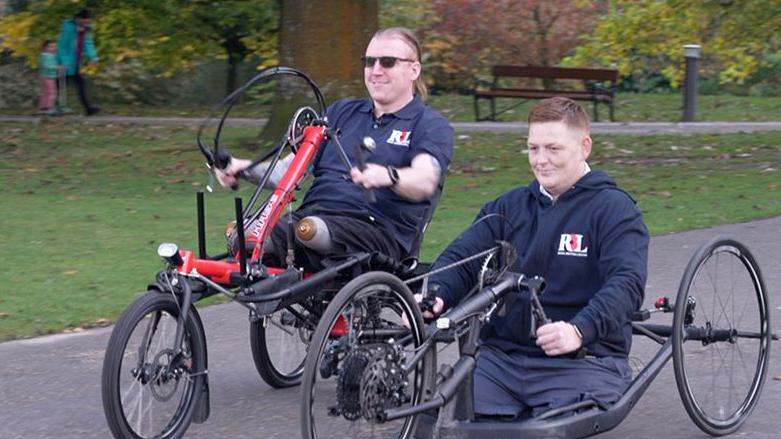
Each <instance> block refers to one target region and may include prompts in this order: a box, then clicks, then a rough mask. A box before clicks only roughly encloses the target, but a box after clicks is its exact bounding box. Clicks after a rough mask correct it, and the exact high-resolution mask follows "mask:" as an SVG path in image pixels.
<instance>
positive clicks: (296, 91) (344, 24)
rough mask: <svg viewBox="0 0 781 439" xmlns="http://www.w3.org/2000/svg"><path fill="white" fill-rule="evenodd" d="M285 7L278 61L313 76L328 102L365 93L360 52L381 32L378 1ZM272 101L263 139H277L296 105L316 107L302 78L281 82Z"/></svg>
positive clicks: (301, 1)
mask: <svg viewBox="0 0 781 439" xmlns="http://www.w3.org/2000/svg"><path fill="white" fill-rule="evenodd" d="M281 6H282V8H281V18H280V21H281V23H280V34H279V46H280V47H279V58H280V65H283V66H287V67H295V68H297V69H298V70H301V71H302V72H304V73H305V74H306V75H307V76H309V77H310V78H311V79H312V80H314V81H315V83H317V85H318V86H319V87H320V89H321V90H322V91H323V94H324V95H325V97H326V103H331V102H333V101H334V100H335V99H338V98H343V97H361V96H364V94H365V88H364V85H363V68H362V66H361V56H363V54H364V50H365V49H366V45H367V44H368V43H369V38H371V36H372V35H373V34H374V32H375V31H376V30H377V26H378V18H377V0H361V1H356V0H321V1H318V2H312V1H310V0H282V1H281ZM273 102H274V103H273V111H272V114H271V117H270V118H269V122H268V124H266V126H265V127H264V129H263V132H262V133H261V141H263V140H267V141H276V140H277V139H279V138H280V136H281V135H282V132H283V131H284V129H285V128H287V124H288V122H289V119H290V117H291V116H292V115H293V112H294V111H295V109H296V108H298V107H300V106H301V105H309V106H315V105H316V101H315V100H314V97H313V96H312V93H311V92H310V91H309V90H308V87H305V86H304V82H303V81H302V80H300V79H291V80H280V81H278V83H277V87H276V91H275V94H274V101H273ZM315 109H316V110H319V109H317V108H315Z"/></svg>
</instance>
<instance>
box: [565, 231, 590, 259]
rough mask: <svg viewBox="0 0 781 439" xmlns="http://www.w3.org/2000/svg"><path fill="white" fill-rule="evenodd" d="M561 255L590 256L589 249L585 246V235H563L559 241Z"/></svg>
mask: <svg viewBox="0 0 781 439" xmlns="http://www.w3.org/2000/svg"><path fill="white" fill-rule="evenodd" d="M559 255H562V256H580V257H586V256H588V247H586V246H585V240H584V239H583V235H579V234H577V233H562V234H561V239H559Z"/></svg>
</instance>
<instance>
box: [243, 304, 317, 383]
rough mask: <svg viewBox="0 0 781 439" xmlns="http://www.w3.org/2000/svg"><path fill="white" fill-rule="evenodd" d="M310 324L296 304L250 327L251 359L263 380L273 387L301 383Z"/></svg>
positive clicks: (306, 313)
mask: <svg viewBox="0 0 781 439" xmlns="http://www.w3.org/2000/svg"><path fill="white" fill-rule="evenodd" d="M313 325H314V323H312V321H311V317H310V315H309V313H308V312H307V311H306V310H305V309H304V308H303V307H301V305H299V304H294V305H291V306H290V307H288V308H287V309H283V310H280V311H277V312H275V313H273V314H270V315H267V316H265V317H263V318H261V319H260V320H259V321H257V322H254V323H252V324H251V325H250V346H251V348H252V359H253V360H254V361H255V368H256V369H257V370H258V373H259V374H260V376H261V378H263V381H265V382H266V383H267V384H268V385H270V386H272V387H276V388H284V387H291V386H296V385H298V384H300V383H301V375H302V374H303V372H304V360H305V359H306V352H307V349H308V348H309V340H310V338H311V336H312V331H313Z"/></svg>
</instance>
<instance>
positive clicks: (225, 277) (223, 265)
mask: <svg viewBox="0 0 781 439" xmlns="http://www.w3.org/2000/svg"><path fill="white" fill-rule="evenodd" d="M326 130H327V127H326V126H324V125H319V126H308V127H306V128H304V140H303V141H302V142H301V145H300V146H299V148H298V151H297V152H296V155H295V157H294V158H293V161H292V162H291V163H290V167H289V168H288V169H287V171H286V172H285V175H284V176H283V177H282V180H281V181H280V182H279V184H278V185H277V187H276V189H274V192H273V193H272V194H271V196H270V197H269V200H268V202H267V203H266V205H265V206H264V207H263V211H262V212H261V213H260V215H259V216H258V221H257V222H256V224H255V225H254V226H253V228H252V230H250V231H249V233H248V234H247V238H246V240H247V242H254V243H255V248H254V249H253V251H252V257H251V258H250V259H249V262H258V261H260V258H261V257H262V256H263V245H262V243H264V242H266V239H267V238H268V237H269V236H270V235H271V231H272V230H274V227H276V225H277V222H279V219H280V218H281V217H282V212H284V210H285V207H287V205H288V204H290V202H291V201H293V197H294V195H295V190H296V188H297V187H298V183H299V182H300V181H301V179H302V178H303V176H304V174H305V173H306V170H307V168H308V167H309V164H310V163H311V162H312V159H314V157H315V154H316V153H317V150H318V149H319V148H320V146H321V145H322V143H323V140H325V137H326ZM179 254H180V255H181V256H182V259H184V263H183V264H182V265H181V266H180V267H179V268H178V269H179V271H181V272H183V273H189V272H191V271H192V270H193V269H196V270H197V271H198V273H200V274H201V275H203V276H206V277H208V278H209V279H211V280H213V281H214V282H217V283H219V284H224V285H228V284H230V276H231V273H233V272H239V271H241V267H239V263H238V262H228V261H213V260H211V259H199V258H196V257H195V254H193V252H192V251H189V250H180V251H179ZM267 271H268V272H269V273H270V274H272V275H276V274H279V273H281V272H283V271H284V270H283V269H281V268H267Z"/></svg>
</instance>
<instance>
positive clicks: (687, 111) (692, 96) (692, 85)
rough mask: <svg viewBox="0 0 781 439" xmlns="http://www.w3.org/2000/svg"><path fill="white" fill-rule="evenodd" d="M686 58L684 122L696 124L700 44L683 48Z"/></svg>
mask: <svg viewBox="0 0 781 439" xmlns="http://www.w3.org/2000/svg"><path fill="white" fill-rule="evenodd" d="M683 53H684V56H685V57H686V79H685V80H684V91H683V121H684V122H694V116H695V114H696V113H697V81H698V77H699V66H700V46H699V44H687V45H685V46H683Z"/></svg>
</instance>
